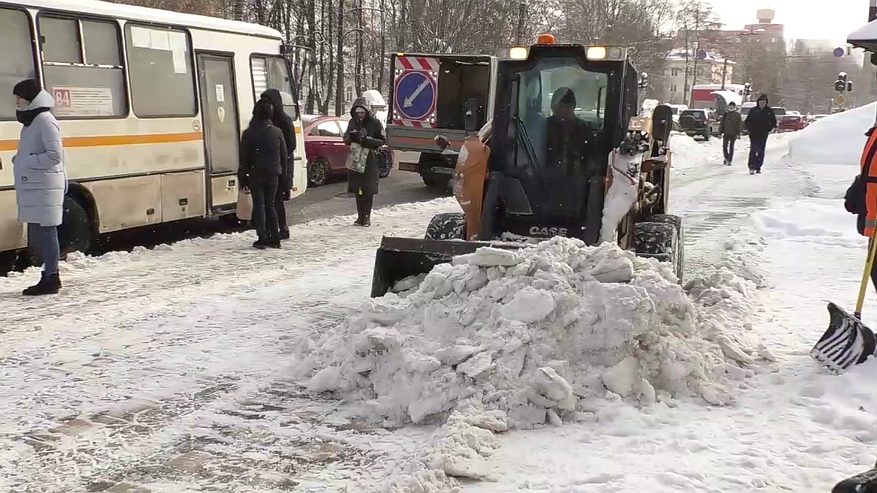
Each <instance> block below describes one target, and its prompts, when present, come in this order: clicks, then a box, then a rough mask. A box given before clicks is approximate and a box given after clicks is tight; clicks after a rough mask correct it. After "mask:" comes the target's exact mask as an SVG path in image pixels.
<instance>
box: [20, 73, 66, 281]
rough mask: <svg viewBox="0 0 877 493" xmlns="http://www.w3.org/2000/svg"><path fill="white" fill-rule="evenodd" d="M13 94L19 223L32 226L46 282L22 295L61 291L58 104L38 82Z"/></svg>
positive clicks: (62, 185) (62, 181)
mask: <svg viewBox="0 0 877 493" xmlns="http://www.w3.org/2000/svg"><path fill="white" fill-rule="evenodd" d="M12 93H13V94H14V95H15V104H16V108H17V109H18V110H17V111H16V112H15V114H16V117H17V118H18V121H19V122H20V123H21V124H22V125H23V127H22V129H21V137H20V139H19V141H18V151H17V152H16V153H15V156H14V157H13V158H12V174H13V176H14V179H15V181H14V183H15V198H16V202H17V204H18V221H19V222H22V223H25V224H27V236H28V241H30V242H37V243H38V244H39V251H40V253H41V254H42V257H43V272H42V274H41V276H40V282H39V283H37V284H36V285H35V286H31V287H29V288H27V289H25V290H24V292H23V293H22V294H23V295H25V296H40V295H46V294H55V293H57V292H58V291H60V290H61V276H60V275H59V274H58V263H59V261H60V259H61V246H60V243H59V242H58V226H60V225H61V222H62V219H63V215H64V195H65V194H66V193H67V173H66V170H65V169H64V148H63V147H62V144H61V129H60V128H59V127H58V122H57V121H56V120H55V117H54V115H52V113H51V109H52V108H53V107H54V106H55V100H54V99H53V98H52V95H51V94H49V93H48V92H46V91H44V90H43V89H42V87H40V85H39V84H38V83H37V81H35V80H33V79H27V80H24V81H21V82H19V83H18V84H16V85H15V87H14V88H13V89H12ZM32 244H33V243H32Z"/></svg>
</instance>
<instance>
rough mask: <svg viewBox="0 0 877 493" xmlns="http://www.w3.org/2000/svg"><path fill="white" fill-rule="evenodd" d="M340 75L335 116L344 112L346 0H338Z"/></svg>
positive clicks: (337, 81)
mask: <svg viewBox="0 0 877 493" xmlns="http://www.w3.org/2000/svg"><path fill="white" fill-rule="evenodd" d="M337 49H338V53H337V54H336V58H337V59H338V77H337V80H336V81H335V116H341V115H343V114H344V109H343V108H342V107H341V105H342V101H343V100H344V0H338V47H337Z"/></svg>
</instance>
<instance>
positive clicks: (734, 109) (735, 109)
mask: <svg viewBox="0 0 877 493" xmlns="http://www.w3.org/2000/svg"><path fill="white" fill-rule="evenodd" d="M728 111H731V112H733V111H737V108H728Z"/></svg>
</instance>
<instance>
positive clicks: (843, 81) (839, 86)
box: [834, 72, 853, 92]
mask: <svg viewBox="0 0 877 493" xmlns="http://www.w3.org/2000/svg"><path fill="white" fill-rule="evenodd" d="M834 90H835V91H837V92H844V91H847V92H849V91H852V90H853V81H851V80H848V76H847V73H846V72H841V73H839V74H837V80H836V81H834Z"/></svg>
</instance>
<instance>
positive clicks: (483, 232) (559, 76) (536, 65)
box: [371, 35, 683, 297]
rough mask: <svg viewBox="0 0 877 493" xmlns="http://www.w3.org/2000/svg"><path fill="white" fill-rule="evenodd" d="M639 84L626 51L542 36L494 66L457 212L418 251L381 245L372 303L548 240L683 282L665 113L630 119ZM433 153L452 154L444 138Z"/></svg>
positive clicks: (458, 189)
mask: <svg viewBox="0 0 877 493" xmlns="http://www.w3.org/2000/svg"><path fill="white" fill-rule="evenodd" d="M644 80H645V76H643V77H642V78H641V77H640V76H639V74H638V73H637V71H636V69H635V68H634V66H633V65H632V64H631V63H630V60H629V59H628V50H627V49H625V48H619V47H588V48H586V47H583V46H581V45H561V44H555V43H554V39H553V37H552V36H550V35H543V36H540V38H539V42H538V43H537V44H536V45H534V46H532V47H530V48H529V49H527V48H513V49H512V50H511V53H510V57H509V59H503V60H501V61H500V62H499V66H498V78H497V84H498V87H497V91H496V101H495V115H494V119H493V120H492V122H489V123H488V124H487V125H485V127H484V128H482V129H481V131H480V132H479V134H478V135H477V136H472V137H469V138H468V139H466V141H465V142H464V145H463V147H462V148H461V150H460V152H459V155H458V156H457V165H456V169H455V175H454V195H455V196H456V198H457V201H458V202H459V203H460V206H461V208H462V210H463V212H462V213H454V214H439V215H437V216H436V217H434V218H433V220H432V221H431V222H430V224H429V225H428V227H427V230H426V238H425V239H413V238H395V237H384V238H383V240H382V242H381V247H380V249H379V250H378V252H377V256H376V259H375V271H374V277H373V280H372V292H371V295H372V296H373V297H379V296H383V295H384V294H386V293H387V292H389V291H391V290H393V287H394V286H395V285H396V283H397V282H399V281H401V280H403V279H406V278H408V277H410V276H417V275H420V274H425V273H428V272H429V271H430V270H432V268H433V267H434V266H435V265H437V264H439V263H443V262H450V261H451V259H452V258H453V257H454V256H457V255H463V254H468V253H472V252H474V251H475V250H476V249H478V248H480V247H484V246H492V247H495V248H505V249H520V248H523V247H525V246H526V245H527V244H528V243H531V242H532V241H534V240H545V239H549V238H551V237H553V236H566V237H574V238H579V239H581V240H582V241H584V242H585V243H586V244H588V245H595V244H597V243H600V242H602V241H613V242H617V243H618V244H619V245H620V246H621V247H622V248H625V249H631V250H634V251H635V252H636V253H637V254H639V255H642V256H648V257H654V258H657V259H659V260H661V261H666V262H670V263H672V264H673V267H674V269H675V271H676V275H677V277H678V278H679V279H680V280H681V277H682V261H683V253H682V248H683V245H682V242H683V236H682V234H683V233H682V221H681V219H680V218H678V217H676V216H671V215H667V214H666V211H667V200H668V192H669V186H670V151H669V138H670V130H671V127H672V123H673V115H672V110H671V109H670V108H669V107H668V106H666V105H661V106H658V107H657V108H655V110H654V111H653V113H652V115H651V116H650V117H638V116H637V112H638V110H639V104H638V101H637V95H638V92H639V88H640V87H641V85H642V84H643V83H644ZM570 93H571V94H570ZM436 145H438V146H439V147H441V148H445V149H446V151H445V152H453V151H450V150H449V149H448V142H447V140H446V139H443V138H442V137H441V136H439V137H436Z"/></svg>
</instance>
